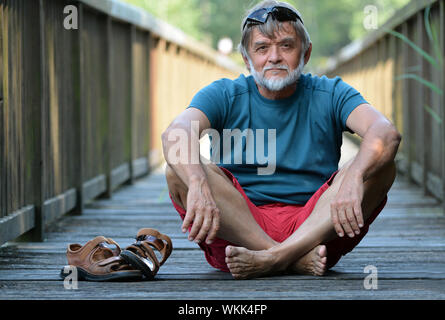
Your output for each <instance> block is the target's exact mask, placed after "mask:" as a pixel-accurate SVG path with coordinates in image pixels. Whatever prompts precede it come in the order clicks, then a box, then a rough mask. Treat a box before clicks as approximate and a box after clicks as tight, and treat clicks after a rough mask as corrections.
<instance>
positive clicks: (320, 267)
mask: <svg viewBox="0 0 445 320" xmlns="http://www.w3.org/2000/svg"><path fill="white" fill-rule="evenodd" d="M327 261H328V251H327V249H326V246H325V245H319V246H317V247H315V248H314V249H312V250H311V251H309V252H308V253H307V254H306V255H304V256H303V257H301V258H300V259H299V260H298V261H297V262H296V263H294V264H293V265H292V266H291V272H293V273H298V274H305V275H311V276H322V275H324V274H325V273H326V271H327V266H326V263H327Z"/></svg>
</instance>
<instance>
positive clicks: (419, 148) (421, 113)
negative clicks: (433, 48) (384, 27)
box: [415, 11, 428, 194]
mask: <svg viewBox="0 0 445 320" xmlns="http://www.w3.org/2000/svg"><path fill="white" fill-rule="evenodd" d="M415 23H416V32H415V34H416V41H415V42H416V44H417V45H418V46H419V47H420V48H422V49H425V45H424V43H425V41H424V26H425V24H424V19H423V12H422V11H419V12H418V13H417V15H416V20H415ZM423 60H424V59H423V57H422V56H421V55H420V54H417V55H416V63H417V65H418V66H419V71H418V74H419V76H420V77H423V76H424V69H425V66H424V62H423ZM424 99H425V90H424V86H422V85H418V84H416V105H415V108H416V109H418V110H416V115H417V117H416V119H415V122H416V124H417V125H416V136H415V140H416V151H415V152H416V153H417V154H418V155H419V156H418V158H417V161H418V162H420V163H419V165H420V168H419V169H421V170H419V171H420V172H421V173H420V176H419V179H418V182H419V183H420V186H421V187H422V190H423V191H424V193H425V194H426V193H427V188H426V179H427V168H426V162H427V159H426V152H425V145H426V143H428V142H427V141H425V138H426V137H427V135H426V134H425V110H424V108H425V106H424V104H425V101H424Z"/></svg>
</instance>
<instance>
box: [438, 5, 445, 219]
mask: <svg viewBox="0 0 445 320" xmlns="http://www.w3.org/2000/svg"><path fill="white" fill-rule="evenodd" d="M439 21H440V23H439V24H440V27H439V37H440V51H441V55H442V63H445V3H444V1H439ZM441 67H442V70H441V72H440V88H441V89H442V95H441V96H440V106H441V107H440V117H441V119H442V124H441V126H442V127H441V128H442V139H441V140H442V161H441V163H442V177H441V178H442V207H443V210H444V212H445V64H442V66H441Z"/></svg>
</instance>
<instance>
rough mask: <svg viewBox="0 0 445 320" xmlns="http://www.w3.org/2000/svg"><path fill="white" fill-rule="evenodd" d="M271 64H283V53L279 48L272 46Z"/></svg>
mask: <svg viewBox="0 0 445 320" xmlns="http://www.w3.org/2000/svg"><path fill="white" fill-rule="evenodd" d="M269 62H270V63H272V64H277V63H280V62H281V53H280V50H279V49H278V47H277V46H272V47H271V48H270V54H269Z"/></svg>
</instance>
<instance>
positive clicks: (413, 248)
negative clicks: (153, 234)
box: [0, 170, 445, 300]
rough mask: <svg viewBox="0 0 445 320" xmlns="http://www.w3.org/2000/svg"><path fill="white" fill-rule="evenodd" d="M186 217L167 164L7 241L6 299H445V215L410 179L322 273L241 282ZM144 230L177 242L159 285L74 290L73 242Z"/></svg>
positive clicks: (85, 285) (129, 237)
mask: <svg viewBox="0 0 445 320" xmlns="http://www.w3.org/2000/svg"><path fill="white" fill-rule="evenodd" d="M180 223H181V220H180V218H179V216H178V215H177V213H176V211H175V210H174V208H173V206H172V205H171V202H170V199H169V196H168V192H167V189H166V183H165V178H164V175H163V172H162V170H158V171H157V172H155V173H153V174H152V175H151V176H149V177H146V178H143V179H141V180H138V181H137V182H136V183H135V184H134V185H131V186H124V187H122V188H120V189H119V190H118V191H117V192H116V193H115V194H113V198H112V199H99V200H97V201H94V202H93V203H91V204H89V205H87V207H86V210H85V213H84V214H83V215H82V216H73V215H67V216H65V217H63V218H61V219H60V220H59V221H57V222H56V223H55V224H53V225H52V226H51V227H50V228H49V229H48V233H47V240H46V241H45V242H43V243H26V242H9V243H7V244H5V245H4V246H3V247H1V248H0V299H311V300H313V299H445V216H444V215H443V211H442V208H441V206H440V205H439V204H438V203H437V202H436V200H434V199H433V198H430V197H425V196H423V193H422V191H421V190H420V189H418V188H417V187H415V186H413V185H410V184H409V183H407V181H405V180H404V178H403V177H400V176H399V177H398V178H397V180H396V182H395V184H394V186H393V188H392V189H391V191H390V193H389V195H388V204H387V206H386V207H385V209H384V210H383V211H382V213H381V214H380V216H379V217H378V218H377V220H376V221H375V222H374V223H373V225H372V226H371V228H370V230H369V233H368V235H367V236H366V237H365V238H364V240H363V241H362V242H361V243H360V244H359V246H358V247H357V248H356V249H355V250H354V251H353V252H351V253H349V254H348V255H347V256H345V257H344V258H343V259H342V260H341V261H340V262H339V264H338V265H337V266H335V267H334V268H333V269H332V270H331V271H330V272H329V273H328V274H327V275H326V276H324V277H322V278H317V277H311V276H280V277H273V278H261V279H255V280H247V281H235V280H233V279H232V277H231V275H230V274H227V273H223V272H220V271H216V270H214V269H213V268H211V267H210V266H208V264H207V263H206V261H205V258H204V255H203V253H202V252H201V251H200V250H199V248H198V246H197V245H196V244H194V243H191V242H189V241H187V239H186V236H185V235H184V234H182V232H181V231H180ZM143 227H152V228H156V229H158V230H160V231H161V232H163V233H166V234H168V235H169V236H170V237H171V238H172V240H173V246H174V250H173V253H172V255H171V256H170V258H169V259H168V261H167V262H166V264H165V265H164V266H163V267H161V269H160V271H159V273H158V275H157V277H156V281H151V282H130V283H93V282H79V284H78V289H77V290H66V289H65V288H64V286H63V281H61V280H60V279H59V271H60V269H61V267H63V266H64V265H65V264H66V257H65V250H66V246H67V244H68V243H80V244H84V243H85V242H87V241H88V240H90V239H92V238H94V237H95V236H97V235H104V236H106V237H110V238H113V239H114V240H115V241H117V242H118V243H119V244H120V246H121V247H125V246H127V245H129V244H130V243H132V242H133V240H134V237H135V235H136V232H137V231H138V230H139V229H140V228H143ZM368 265H373V266H375V267H376V268H377V271H378V274H377V276H378V289H377V290H366V289H365V288H364V279H365V277H366V276H367V275H368V273H364V269H365V267H366V266H368Z"/></svg>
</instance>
